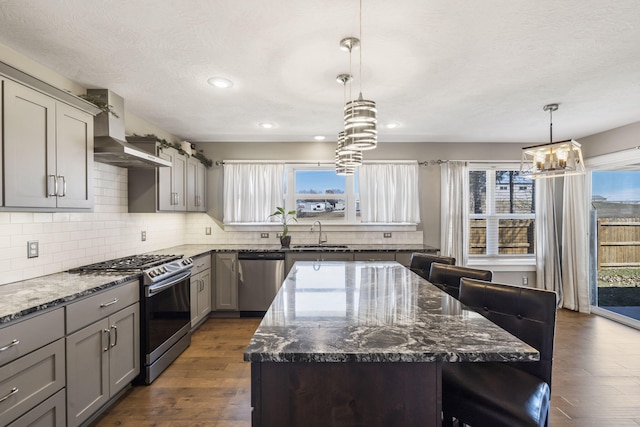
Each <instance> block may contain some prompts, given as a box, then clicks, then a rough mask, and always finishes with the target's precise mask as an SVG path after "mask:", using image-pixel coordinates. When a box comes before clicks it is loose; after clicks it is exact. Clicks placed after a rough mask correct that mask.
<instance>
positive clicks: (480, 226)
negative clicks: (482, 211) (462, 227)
mask: <svg viewBox="0 0 640 427" xmlns="http://www.w3.org/2000/svg"><path fill="white" fill-rule="evenodd" d="M486 254H487V220H485V219H472V220H471V221H469V255H486Z"/></svg>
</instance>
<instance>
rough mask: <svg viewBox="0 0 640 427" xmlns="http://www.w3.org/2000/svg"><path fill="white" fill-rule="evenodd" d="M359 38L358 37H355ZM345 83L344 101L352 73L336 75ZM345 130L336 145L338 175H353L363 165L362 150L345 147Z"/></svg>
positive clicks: (340, 134) (338, 79)
mask: <svg viewBox="0 0 640 427" xmlns="http://www.w3.org/2000/svg"><path fill="white" fill-rule="evenodd" d="M355 40H357V39H355ZM336 80H337V81H338V82H339V83H342V84H343V88H344V89H343V102H344V100H345V99H346V97H347V83H349V82H351V80H352V76H351V74H339V75H338V76H337V77H336ZM345 140H346V134H345V131H341V132H338V146H337V147H336V173H337V174H338V175H353V174H354V172H355V168H356V167H357V166H360V165H362V151H360V150H356V149H353V148H348V149H347V148H345Z"/></svg>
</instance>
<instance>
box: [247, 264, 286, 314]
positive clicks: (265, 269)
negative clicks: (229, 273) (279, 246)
mask: <svg viewBox="0 0 640 427" xmlns="http://www.w3.org/2000/svg"><path fill="white" fill-rule="evenodd" d="M238 264H239V269H238V309H239V310H240V315H241V316H261V315H263V314H264V312H265V311H267V309H268V308H269V306H270V305H271V302H272V301H273V298H274V297H275V296H276V294H277V293H278V291H279V290H280V286H282V282H283V281H284V253H283V252H240V253H238Z"/></svg>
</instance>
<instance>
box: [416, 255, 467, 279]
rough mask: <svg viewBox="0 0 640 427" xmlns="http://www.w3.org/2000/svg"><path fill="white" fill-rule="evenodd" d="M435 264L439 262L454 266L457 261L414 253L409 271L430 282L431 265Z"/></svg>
mask: <svg viewBox="0 0 640 427" xmlns="http://www.w3.org/2000/svg"><path fill="white" fill-rule="evenodd" d="M434 262H437V263H439V264H448V265H454V264H455V263H456V259H455V258H451V257H446V256H438V255H433V254H423V253H421V252H414V253H412V254H411V264H409V269H410V270H411V271H413V272H414V273H416V274H417V275H418V276H420V277H422V278H423V279H427V280H429V272H430V271H431V264H433V263H434Z"/></svg>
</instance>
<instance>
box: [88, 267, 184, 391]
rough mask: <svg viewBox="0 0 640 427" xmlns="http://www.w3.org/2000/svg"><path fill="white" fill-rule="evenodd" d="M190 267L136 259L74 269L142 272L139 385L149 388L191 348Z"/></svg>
mask: <svg viewBox="0 0 640 427" xmlns="http://www.w3.org/2000/svg"><path fill="white" fill-rule="evenodd" d="M192 264H193V260H192V259H191V258H183V257H182V255H135V256H130V257H124V258H118V259H114V260H109V261H104V262H99V263H96V264H91V265H86V266H84V267H80V268H78V269H76V271H85V272H89V271H92V272H99V271H132V272H142V286H141V287H140V329H141V333H140V336H141V341H142V342H141V343H140V355H141V363H140V367H141V369H140V371H141V372H140V376H139V377H138V381H137V382H139V383H145V384H151V382H153V380H155V379H156V378H157V377H158V375H160V373H161V372H162V371H164V370H165V369H166V368H167V367H168V366H169V365H170V364H171V362H173V361H174V360H175V359H176V358H177V357H178V356H179V355H180V353H182V352H183V351H184V350H185V349H186V348H187V347H188V346H189V344H191V333H190V331H191V301H190V291H189V288H190V280H189V277H190V276H191V267H192Z"/></svg>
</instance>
